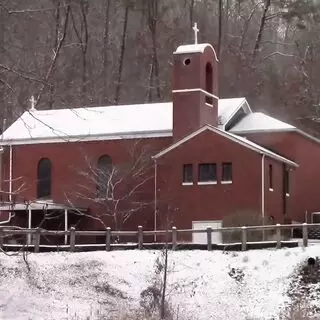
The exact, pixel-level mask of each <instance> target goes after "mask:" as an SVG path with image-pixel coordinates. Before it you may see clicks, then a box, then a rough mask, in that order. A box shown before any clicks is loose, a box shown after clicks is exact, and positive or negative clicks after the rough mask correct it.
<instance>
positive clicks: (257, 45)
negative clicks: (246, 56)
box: [252, 0, 271, 59]
mask: <svg viewBox="0 0 320 320" xmlns="http://www.w3.org/2000/svg"><path fill="white" fill-rule="evenodd" d="M270 3H271V0H265V2H264V10H263V13H262V17H261V20H260V27H259V32H258V35H257V40H256V43H255V45H254V49H253V53H252V58H253V59H255V58H256V56H257V54H258V51H259V49H260V44H261V39H262V34H263V30H264V27H265V24H266V17H267V13H268V10H269V8H270Z"/></svg>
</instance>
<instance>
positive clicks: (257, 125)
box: [230, 112, 296, 133]
mask: <svg viewBox="0 0 320 320" xmlns="http://www.w3.org/2000/svg"><path fill="white" fill-rule="evenodd" d="M295 129H296V127H294V126H292V125H291V124H288V123H285V122H283V121H280V120H278V119H275V118H272V117H270V116H268V115H266V114H264V113H262V112H254V113H249V114H247V115H246V116H245V117H244V118H243V119H242V120H240V121H239V122H238V123H237V124H236V125H235V126H234V127H232V128H231V129H230V132H233V133H250V132H259V131H263V132H268V131H293V130H295Z"/></svg>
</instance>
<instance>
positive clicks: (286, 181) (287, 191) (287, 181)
mask: <svg viewBox="0 0 320 320" xmlns="http://www.w3.org/2000/svg"><path fill="white" fill-rule="evenodd" d="M289 185H290V177H289V170H285V171H284V192H285V194H286V195H287V196H288V195H289V194H290V188H289Z"/></svg>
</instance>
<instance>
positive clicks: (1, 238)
mask: <svg viewBox="0 0 320 320" xmlns="http://www.w3.org/2000/svg"><path fill="white" fill-rule="evenodd" d="M3 243H4V231H3V229H2V228H0V248H2V247H3Z"/></svg>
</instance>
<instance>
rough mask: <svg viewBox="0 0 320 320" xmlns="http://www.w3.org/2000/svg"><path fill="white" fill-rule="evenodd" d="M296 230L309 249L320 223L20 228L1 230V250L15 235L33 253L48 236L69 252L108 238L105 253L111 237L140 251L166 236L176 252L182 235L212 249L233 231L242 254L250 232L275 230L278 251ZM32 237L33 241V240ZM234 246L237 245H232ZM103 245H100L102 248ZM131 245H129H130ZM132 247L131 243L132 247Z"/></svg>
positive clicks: (248, 243) (110, 242)
mask: <svg viewBox="0 0 320 320" xmlns="http://www.w3.org/2000/svg"><path fill="white" fill-rule="evenodd" d="M294 229H301V231H302V244H303V246H304V247H307V246H308V240H309V239H308V233H309V231H310V230H311V229H319V231H320V223H313V224H312V223H302V224H282V225H281V224H276V225H263V226H243V227H227V228H212V227H207V228H206V229H177V228H176V227H172V229H170V230H156V231H150V230H143V228H142V226H139V227H138V229H137V230H136V231H113V230H111V228H106V230H103V231H81V230H76V229H75V228H73V227H72V228H70V229H69V230H67V231H59V230H45V229H41V228H35V229H17V227H8V226H6V227H0V247H1V248H4V247H5V246H8V244H5V240H6V238H8V237H14V236H25V237H26V239H27V240H26V244H25V245H23V246H28V247H33V248H34V252H39V251H40V247H42V245H41V238H42V237H45V236H53V237H59V236H66V237H67V239H69V241H68V242H69V243H68V244H66V245H59V244H58V245H55V246H54V247H56V248H59V247H60V248H62V247H64V248H66V247H67V248H69V250H70V251H76V250H75V249H76V247H77V246H81V245H80V244H78V245H77V244H76V238H77V237H84V236H93V237H97V236H102V237H105V243H104V244H102V245H103V246H105V250H107V251H110V250H111V247H112V246H113V245H114V244H113V243H112V238H114V237H135V238H136V240H137V243H136V245H137V248H138V249H140V250H141V249H143V248H144V247H145V246H146V243H144V237H145V236H164V237H165V238H166V239H165V242H162V243H165V244H170V247H171V248H172V249H173V250H175V249H176V248H177V246H178V245H181V244H182V243H186V242H185V241H184V242H179V241H178V236H179V235H190V234H191V235H193V234H206V243H205V244H203V245H205V246H206V249H207V250H209V251H210V250H213V247H214V245H215V244H213V242H212V234H214V233H216V232H219V233H221V234H222V235H223V234H225V233H230V232H238V233H239V234H240V241H239V242H237V243H236V244H239V245H240V247H241V250H242V251H246V250H248V245H250V244H252V243H253V242H250V241H248V233H249V232H250V231H261V232H262V233H263V232H265V231H266V230H270V231H274V234H273V235H274V237H273V239H274V240H273V241H267V242H268V243H274V244H275V246H276V248H277V249H279V248H281V246H282V244H283V243H284V242H286V241H283V239H282V231H283V230H290V231H291V232H292V231H293V230H294ZM31 238H33V241H31ZM257 242H261V243H262V242H264V243H266V241H255V243H257ZM233 244H234V243H233ZM222 245H226V246H230V245H231V244H230V243H226V244H222ZM100 246H101V245H100ZM129 246H130V245H129ZM131 246H132V244H131Z"/></svg>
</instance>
